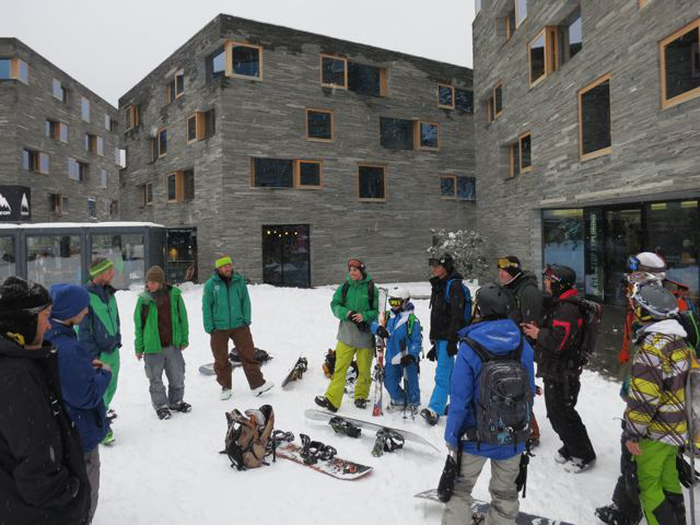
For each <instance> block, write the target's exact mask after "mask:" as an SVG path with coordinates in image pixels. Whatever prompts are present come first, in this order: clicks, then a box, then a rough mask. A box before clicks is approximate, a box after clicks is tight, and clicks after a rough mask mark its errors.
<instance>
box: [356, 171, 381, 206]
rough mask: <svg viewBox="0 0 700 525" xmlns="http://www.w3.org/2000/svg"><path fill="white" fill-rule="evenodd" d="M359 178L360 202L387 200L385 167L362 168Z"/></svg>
mask: <svg viewBox="0 0 700 525" xmlns="http://www.w3.org/2000/svg"><path fill="white" fill-rule="evenodd" d="M358 178H359V181H358V190H359V199H360V200H372V201H375V200H376V201H385V200H386V175H385V172H384V166H360V167H359V169H358Z"/></svg>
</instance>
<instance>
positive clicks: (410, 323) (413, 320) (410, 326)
mask: <svg viewBox="0 0 700 525" xmlns="http://www.w3.org/2000/svg"><path fill="white" fill-rule="evenodd" d="M390 317H391V313H390V312H389V311H386V312H384V326H385V327H386V325H387V323H388V322H389V318H390ZM406 324H408V327H407V329H408V332H407V337H408V338H409V339H410V338H411V336H412V335H413V326H414V325H415V324H416V314H408V322H407V323H406ZM422 329H423V327H421V330H422Z"/></svg>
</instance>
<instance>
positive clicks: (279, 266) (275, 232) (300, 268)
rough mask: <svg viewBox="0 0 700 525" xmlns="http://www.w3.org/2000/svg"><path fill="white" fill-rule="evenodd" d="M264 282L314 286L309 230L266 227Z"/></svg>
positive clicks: (263, 231) (306, 228)
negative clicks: (312, 283) (312, 284)
mask: <svg viewBox="0 0 700 525" xmlns="http://www.w3.org/2000/svg"><path fill="white" fill-rule="evenodd" d="M262 237H263V282H264V283H266V284H273V285H275V286H296V287H299V288H308V287H309V286H311V273H310V264H309V263H310V259H309V258H310V250H309V242H310V238H309V226H307V225H292V226H263V227H262Z"/></svg>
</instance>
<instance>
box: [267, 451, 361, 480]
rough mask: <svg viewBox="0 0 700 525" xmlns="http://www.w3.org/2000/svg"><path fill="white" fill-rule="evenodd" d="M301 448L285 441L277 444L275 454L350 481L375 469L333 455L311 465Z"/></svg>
mask: <svg viewBox="0 0 700 525" xmlns="http://www.w3.org/2000/svg"><path fill="white" fill-rule="evenodd" d="M301 450H302V447H300V446H299V445H296V444H294V443H283V444H280V445H277V449H276V451H275V454H276V455H277V457H278V458H284V459H288V460H290V461H293V462H294V463H298V464H299V465H303V466H305V467H308V468H310V469H313V470H315V471H316V472H321V473H322V474H327V475H328V476H331V477H334V478H336V479H344V480H348V481H353V480H356V479H360V478H362V477H364V476H366V475H367V474H369V473H370V472H372V471H373V470H374V467H369V466H367V465H360V464H359V463H355V462H354V461H349V460H347V459H342V458H339V457H333V458H331V459H328V460H322V459H319V460H318V461H317V462H316V463H314V464H312V465H309V464H307V463H306V462H305V461H304V458H303V457H302V455H301Z"/></svg>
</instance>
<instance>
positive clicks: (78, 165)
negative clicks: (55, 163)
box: [68, 157, 89, 182]
mask: <svg viewBox="0 0 700 525" xmlns="http://www.w3.org/2000/svg"><path fill="white" fill-rule="evenodd" d="M88 168H89V165H88V164H86V163H84V162H78V161H77V160H75V159H74V158H72V157H68V178H70V179H73V180H77V181H79V182H83V181H85V180H86V179H87V174H88Z"/></svg>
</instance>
